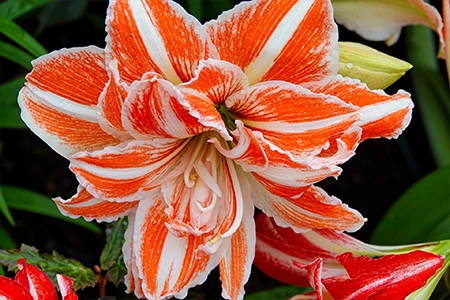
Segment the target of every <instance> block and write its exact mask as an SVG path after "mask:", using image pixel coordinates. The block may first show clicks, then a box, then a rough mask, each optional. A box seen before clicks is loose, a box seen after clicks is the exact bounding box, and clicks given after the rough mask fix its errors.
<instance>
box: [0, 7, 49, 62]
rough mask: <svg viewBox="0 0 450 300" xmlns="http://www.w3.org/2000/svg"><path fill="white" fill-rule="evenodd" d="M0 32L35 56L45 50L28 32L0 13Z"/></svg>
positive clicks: (42, 53)
mask: <svg viewBox="0 0 450 300" xmlns="http://www.w3.org/2000/svg"><path fill="white" fill-rule="evenodd" d="M0 33H2V34H4V35H5V36H7V37H8V38H10V39H11V40H12V41H14V42H16V43H17V44H18V45H20V46H21V47H23V48H24V49H25V50H27V51H28V52H30V54H32V55H34V56H35V57H38V56H41V55H44V54H46V53H47V50H45V48H44V47H43V46H42V45H41V44H40V43H39V42H38V41H37V40H36V39H35V38H34V37H32V36H31V35H30V34H28V32H26V31H25V30H23V29H22V27H20V26H19V25H17V24H16V23H14V22H13V21H11V20H10V19H8V18H6V17H4V16H2V15H0Z"/></svg>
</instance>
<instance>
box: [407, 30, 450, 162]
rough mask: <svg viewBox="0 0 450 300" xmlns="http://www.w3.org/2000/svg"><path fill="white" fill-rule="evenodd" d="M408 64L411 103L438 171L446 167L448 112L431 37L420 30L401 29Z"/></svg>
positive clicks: (448, 156)
mask: <svg viewBox="0 0 450 300" xmlns="http://www.w3.org/2000/svg"><path fill="white" fill-rule="evenodd" d="M405 33H406V42H407V49H408V51H407V55H408V60H409V61H410V62H411V64H412V65H413V66H414V68H413V69H412V70H411V71H410V75H411V77H412V80H413V82H414V84H413V86H412V88H413V91H414V100H415V103H416V104H417V106H418V108H419V112H420V114H421V116H422V120H423V124H424V129H425V132H426V134H427V138H428V143H429V144H430V147H431V152H432V153H433V156H434V160H435V162H436V164H437V165H438V166H440V167H442V166H445V165H448V164H450V112H449V105H448V101H449V99H450V98H449V97H448V90H447V86H446V84H445V81H444V80H442V78H441V79H439V77H441V76H442V75H441V73H440V71H439V65H438V62H437V59H436V49H435V47H434V37H433V33H432V32H431V30H430V29H428V28H426V27H424V26H410V27H408V28H405Z"/></svg>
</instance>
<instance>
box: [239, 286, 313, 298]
mask: <svg viewBox="0 0 450 300" xmlns="http://www.w3.org/2000/svg"><path fill="white" fill-rule="evenodd" d="M311 291H312V289H311V288H304V287H297V286H280V287H276V288H273V289H268V290H264V291H262V292H257V293H253V294H249V295H246V296H245V297H244V299H245V300H261V299H279V300H283V299H289V298H291V297H292V296H295V295H299V294H304V293H308V292H311Z"/></svg>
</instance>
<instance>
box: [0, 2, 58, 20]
mask: <svg viewBox="0 0 450 300" xmlns="http://www.w3.org/2000/svg"><path fill="white" fill-rule="evenodd" d="M52 1H54V0H7V1H5V2H2V3H0V15H2V16H4V17H6V18H8V19H11V20H13V19H15V18H18V17H20V16H22V15H24V14H26V13H27V12H30V11H32V10H34V9H36V8H38V7H40V6H42V5H44V4H47V3H49V2H52Z"/></svg>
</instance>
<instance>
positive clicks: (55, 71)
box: [18, 46, 119, 157]
mask: <svg viewBox="0 0 450 300" xmlns="http://www.w3.org/2000/svg"><path fill="white" fill-rule="evenodd" d="M33 67H34V69H33V71H32V72H31V73H30V74H28V75H27V77H26V78H27V81H28V82H27V83H26V85H25V87H24V88H23V89H22V90H21V91H20V93H19V99H18V101H19V106H20V108H21V110H22V114H21V117H22V119H23V120H24V122H25V124H27V125H28V127H30V129H31V130H33V132H35V133H36V134H37V135H38V136H39V137H40V138H41V139H43V140H44V141H45V142H47V143H48V144H49V145H50V146H51V147H52V148H53V149H54V150H55V151H56V152H58V153H59V154H61V155H63V156H65V157H69V156H70V155H72V154H74V153H76V152H78V151H80V150H88V151H92V150H97V149H102V148H104V147H106V146H109V145H115V144H117V143H118V142H119V141H118V140H117V139H115V138H114V137H112V136H110V135H109V134H107V133H106V132H104V131H103V130H102V128H101V127H100V125H99V124H98V121H97V109H96V105H97V101H98V97H99V95H100V93H101V92H102V89H103V86H104V85H105V83H106V82H107V81H108V76H107V73H106V69H105V64H104V51H103V50H101V49H99V48H97V47H93V46H91V47H86V48H73V49H63V50H60V51H55V52H52V53H50V54H48V55H45V56H42V57H40V58H38V59H36V60H34V61H33ZM55 82H57V83H58V84H55Z"/></svg>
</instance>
